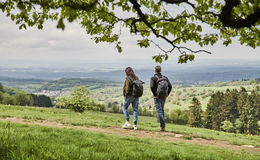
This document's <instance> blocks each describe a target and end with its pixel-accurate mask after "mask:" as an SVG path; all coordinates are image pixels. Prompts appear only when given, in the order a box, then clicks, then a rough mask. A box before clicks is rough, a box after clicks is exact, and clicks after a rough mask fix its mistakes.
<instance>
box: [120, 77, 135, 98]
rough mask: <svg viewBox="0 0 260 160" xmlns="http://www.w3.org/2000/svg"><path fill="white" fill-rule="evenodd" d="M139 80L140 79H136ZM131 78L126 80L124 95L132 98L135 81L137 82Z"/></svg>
mask: <svg viewBox="0 0 260 160" xmlns="http://www.w3.org/2000/svg"><path fill="white" fill-rule="evenodd" d="M136 79H138V77H136ZM136 79H133V78H131V77H126V78H125V83H124V87H123V95H124V96H125V97H126V96H131V95H132V94H133V83H132V82H133V81H134V80H136Z"/></svg>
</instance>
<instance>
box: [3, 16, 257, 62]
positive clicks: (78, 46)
mask: <svg viewBox="0 0 260 160" xmlns="http://www.w3.org/2000/svg"><path fill="white" fill-rule="evenodd" d="M18 27H19V26H18V25H16V24H15V23H14V22H12V21H11V20H10V19H9V18H7V17H5V16H4V15H3V13H0V56H1V58H0V64H2V66H3V65H12V64H17V63H21V64H23V62H26V63H27V62H30V61H31V62H33V61H34V62H37V63H39V64H42V65H45V64H46V63H47V62H48V63H56V62H64V63H77V62H79V61H80V62H82V61H83V62H84V61H86V62H96V63H102V62H104V61H106V62H113V63H114V62H115V63H116V62H124V61H125V62H127V63H131V62H134V61H136V60H143V61H147V62H148V61H149V62H151V63H153V60H152V56H154V55H157V54H158V53H159V52H160V50H159V49H158V48H157V47H156V46H154V45H151V47H149V48H140V47H138V46H137V45H136V40H137V39H136V37H134V36H131V35H130V34H129V33H128V32H127V30H123V32H122V37H121V40H122V47H123V53H121V54H119V53H118V52H117V50H116V48H115V46H114V45H113V44H107V43H100V44H96V43H95V42H94V41H93V40H91V37H90V36H89V35H87V34H86V32H85V31H84V29H83V28H81V27H80V25H79V24H77V23H76V22H73V23H66V28H65V31H62V30H58V29H57V28H56V22H50V21H49V22H47V23H45V25H44V28H43V30H38V29H36V28H28V29H27V30H19V29H18ZM233 41H234V43H233V44H232V45H230V46H228V47H225V46H223V45H221V44H219V43H218V44H216V45H214V46H207V47H205V48H203V49H206V50H208V51H211V52H212V54H211V55H209V54H206V53H199V54H196V60H195V61H200V60H204V59H209V60H218V59H230V60H236V59H238V60H245V61H246V60H255V61H259V60H260V48H259V47H258V48H256V49H252V48H251V47H247V46H244V45H240V44H239V42H238V41H237V40H233ZM185 45H186V46H187V47H190V48H192V49H194V50H196V49H200V48H199V46H197V45H195V44H185ZM176 62H177V55H176V54H174V55H171V56H170V59H169V60H168V62H167V63H176ZM0 66H1V65H0Z"/></svg>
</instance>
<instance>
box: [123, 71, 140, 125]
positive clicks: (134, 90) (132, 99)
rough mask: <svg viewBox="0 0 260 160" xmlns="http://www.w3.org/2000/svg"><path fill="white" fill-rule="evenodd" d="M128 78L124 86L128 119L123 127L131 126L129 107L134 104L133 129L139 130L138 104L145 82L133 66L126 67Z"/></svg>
mask: <svg viewBox="0 0 260 160" xmlns="http://www.w3.org/2000/svg"><path fill="white" fill-rule="evenodd" d="M125 73H126V79H125V83H124V88H123V94H124V97H125V101H124V103H123V106H122V109H123V113H124V116H125V119H126V122H125V124H124V125H123V126H122V127H123V128H128V127H130V126H131V124H130V122H129V119H130V116H129V113H128V107H129V105H130V104H132V107H133V117H134V121H133V122H134V124H133V129H134V130H137V121H138V104H139V97H141V96H142V94H143V86H142V84H143V82H142V81H141V80H139V79H138V77H137V76H136V75H135V73H134V71H133V69H132V68H131V67H127V68H126V69H125Z"/></svg>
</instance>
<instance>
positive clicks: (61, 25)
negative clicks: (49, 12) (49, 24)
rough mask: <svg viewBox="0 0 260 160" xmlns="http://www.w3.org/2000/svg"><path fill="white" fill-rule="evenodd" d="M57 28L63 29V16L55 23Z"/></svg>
mask: <svg viewBox="0 0 260 160" xmlns="http://www.w3.org/2000/svg"><path fill="white" fill-rule="evenodd" d="M57 28H58V29H62V30H64V29H65V24H64V23H63V18H60V19H59V21H58V24H57Z"/></svg>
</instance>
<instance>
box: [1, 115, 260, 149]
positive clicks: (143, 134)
mask: <svg viewBox="0 0 260 160" xmlns="http://www.w3.org/2000/svg"><path fill="white" fill-rule="evenodd" d="M0 120H2V121H8V122H14V123H20V124H28V125H40V126H47V127H55V128H72V129H81V130H87V131H91V132H96V133H104V134H111V135H118V136H130V137H138V138H147V139H156V140H163V141H168V142H186V143H192V144H199V145H206V146H213V147H220V148H227V149H232V150H240V151H242V150H244V151H252V152H260V147H255V146H252V145H242V146H239V145H234V144H230V143H229V142H227V141H222V140H207V139H203V138H192V137H185V135H182V134H176V133H173V132H154V131H153V132H152V131H144V130H133V129H122V128H115V127H108V128H99V127H83V126H72V125H65V124H62V123H58V122H51V121H46V120H27V119H18V118H0Z"/></svg>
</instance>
